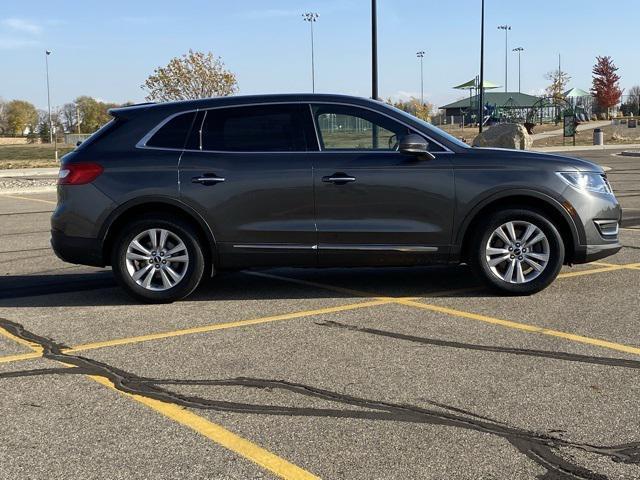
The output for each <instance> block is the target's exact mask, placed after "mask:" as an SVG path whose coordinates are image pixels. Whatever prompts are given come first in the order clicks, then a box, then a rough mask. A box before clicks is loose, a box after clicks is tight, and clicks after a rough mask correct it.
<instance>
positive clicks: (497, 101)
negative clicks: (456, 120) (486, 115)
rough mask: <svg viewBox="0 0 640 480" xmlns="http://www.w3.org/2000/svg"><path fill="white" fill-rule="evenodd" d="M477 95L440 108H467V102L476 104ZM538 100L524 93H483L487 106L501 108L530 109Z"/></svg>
mask: <svg viewBox="0 0 640 480" xmlns="http://www.w3.org/2000/svg"><path fill="white" fill-rule="evenodd" d="M478 97H479V95H474V96H472V97H469V98H470V99H471V100H469V98H463V99H462V100H458V101H457V102H453V103H450V104H449V105H444V106H442V107H440V109H442V110H446V109H455V108H469V102H471V105H474V106H475V105H477V104H478V101H479V100H478ZM538 100H540V98H539V97H534V96H533V95H527V94H526V93H518V92H485V93H484V102H485V104H489V105H496V106H498V107H502V106H504V105H508V106H511V107H524V108H527V107H532V106H533V105H534V104H535V103H536V102H537V101H538Z"/></svg>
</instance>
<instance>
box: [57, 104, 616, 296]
mask: <svg viewBox="0 0 640 480" xmlns="http://www.w3.org/2000/svg"><path fill="white" fill-rule="evenodd" d="M110 113H111V115H112V116H113V117H114V118H113V120H112V121H111V122H110V123H108V124H107V125H105V126H104V127H103V128H101V129H100V130H99V131H98V132H96V133H95V134H94V135H93V136H92V137H91V138H89V139H88V140H86V141H85V142H84V143H82V144H81V145H80V146H79V147H78V148H77V149H76V150H75V151H73V152H71V153H69V154H67V155H66V156H65V157H64V158H63V160H62V165H61V168H60V174H59V181H58V184H59V185H58V205H57V208H56V210H55V211H54V213H53V217H52V220H51V225H52V232H51V233H52V245H53V249H54V250H55V252H56V254H57V255H58V256H59V257H60V258H61V259H63V260H65V261H67V262H72V263H80V264H85V265H94V266H106V265H111V267H112V269H113V271H114V273H115V276H116V278H117V280H118V282H119V283H120V284H121V285H122V286H123V287H124V288H125V289H126V290H127V291H128V292H129V293H130V294H132V295H133V296H134V297H136V298H138V299H140V300H142V301H146V302H170V301H174V300H177V299H180V298H183V297H185V296H187V295H189V294H190V293H191V292H192V291H193V290H194V289H195V288H196V287H197V286H198V284H199V283H200V281H201V279H202V278H203V277H205V276H209V275H213V274H214V273H215V272H217V271H222V270H234V269H242V268H249V267H274V266H290V267H357V266H402V265H426V264H435V263H448V264H457V263H462V262H465V263H468V264H470V265H471V266H472V268H473V270H474V271H475V272H476V273H477V274H478V275H479V276H480V277H481V278H482V279H484V281H485V282H486V283H487V284H488V285H490V286H492V287H494V288H496V289H498V290H500V291H501V292H504V293H507V294H532V293H535V292H538V291H540V290H542V289H543V288H545V287H547V286H548V285H549V284H550V283H551V282H552V281H553V280H554V279H555V278H556V276H557V275H558V272H559V271H560V269H561V267H562V265H563V264H574V263H586V262H590V261H593V260H597V259H600V258H603V257H606V256H609V255H612V254H614V253H616V252H617V251H618V250H620V248H621V245H620V243H619V241H618V223H619V220H620V216H621V210H620V206H619V204H618V202H617V201H616V198H615V197H614V195H613V193H612V191H611V188H610V186H609V184H608V182H607V179H606V176H605V174H604V172H603V170H602V169H601V168H600V167H599V166H597V165H594V164H592V163H589V162H586V161H583V160H578V159H574V158H565V157H560V156H555V155H543V154H538V153H532V152H521V151H511V150H493V149H479V148H470V147H468V146H467V145H465V144H464V143H462V142H460V141H458V140H456V139H455V138H453V137H452V136H450V135H448V134H446V133H445V132H443V131H441V130H439V129H437V128H435V127H433V126H431V125H430V124H428V123H425V122H423V121H421V120H419V119H417V118H415V117H413V116H411V115H409V114H407V113H405V112H402V111H400V110H398V109H396V108H393V107H391V106H389V105H385V104H383V103H381V102H377V101H372V100H367V99H363V98H354V97H347V96H339V95H271V96H246V97H226V98H215V99H205V100H194V101H184V102H175V103H163V104H143V105H135V106H130V107H125V108H117V109H114V110H112V111H111V112H110Z"/></svg>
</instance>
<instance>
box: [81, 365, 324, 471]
mask: <svg viewBox="0 0 640 480" xmlns="http://www.w3.org/2000/svg"><path fill="white" fill-rule="evenodd" d="M89 378H91V379H92V380H94V381H95V382H98V383H99V384H100V385H104V386H105V387H108V388H111V389H113V390H116V391H117V392H118V393H120V394H122V395H125V396H127V397H129V398H132V399H133V400H135V401H136V402H140V403H142V404H143V405H146V406H147V407H149V408H151V409H153V410H155V411H156V412H158V413H161V414H162V415H164V416H165V417H167V418H170V419H171V420H173V421H174V422H177V423H179V424H181V425H184V426H186V427H189V428H190V429H192V430H194V431H195V432H197V433H199V434H200V435H203V436H205V437H207V438H208V439H209V440H213V441H214V442H215V443H217V444H219V445H221V446H223V447H224V448H226V449H228V450H231V451H232V452H235V453H237V454H239V455H241V456H243V457H244V458H246V459H248V460H251V461H252V462H254V463H256V464H257V465H259V466H261V467H262V468H264V469H266V470H269V471H270V472H272V473H274V474H276V475H277V476H279V477H281V478H285V479H291V480H293V479H300V480H311V479H318V478H319V477H317V476H315V475H313V474H312V473H309V472H307V471H306V470H303V469H302V468H300V467H298V466H297V465H294V464H293V463H290V462H288V461H287V460H285V459H283V458H281V457H278V456H277V455H275V454H273V453H271V452H269V451H268V450H265V449H264V448H262V447H260V446H258V445H256V444H255V443H253V442H250V441H249V440H246V439H244V438H242V437H240V436H238V435H236V434H235V433H233V432H231V431H229V430H227V429H226V428H224V427H222V426H220V425H217V424H215V423H213V422H210V421H209V420H207V419H206V418H203V417H201V416H199V415H196V414H195V413H193V412H191V411H189V410H187V409H185V408H183V407H180V406H178V405H174V404H172V403H165V402H161V401H160V400H155V399H153V398H147V397H143V396H141V395H132V394H130V393H125V392H121V391H119V390H117V389H116V387H115V386H114V385H113V383H112V382H111V381H109V380H107V379H106V378H104V377H99V376H95V375H90V376H89Z"/></svg>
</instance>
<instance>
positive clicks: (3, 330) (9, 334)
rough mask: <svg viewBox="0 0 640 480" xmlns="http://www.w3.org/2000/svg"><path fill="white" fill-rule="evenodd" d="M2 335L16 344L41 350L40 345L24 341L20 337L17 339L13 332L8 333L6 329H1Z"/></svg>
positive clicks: (0, 333)
mask: <svg viewBox="0 0 640 480" xmlns="http://www.w3.org/2000/svg"><path fill="white" fill-rule="evenodd" d="M0 335H2V336H3V337H5V338H8V339H9V340H12V341H14V342H16V343H19V344H20V345H22V346H24V347H28V348H30V349H32V350H38V349H41V347H40V345H38V344H37V343H33V342H29V341H27V340H24V339H22V338H20V337H16V336H15V335H14V334H12V333H11V332H8V331H6V330H5V329H4V328H0Z"/></svg>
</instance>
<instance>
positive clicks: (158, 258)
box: [111, 217, 205, 303]
mask: <svg viewBox="0 0 640 480" xmlns="http://www.w3.org/2000/svg"><path fill="white" fill-rule="evenodd" d="M112 255H113V258H112V262H111V265H112V266H113V272H114V275H115V277H116V279H117V280H118V283H120V285H121V286H122V287H123V288H124V289H125V290H126V291H127V292H128V293H129V294H130V295H132V296H133V297H135V298H136V299H138V300H142V301H144V302H148V303H168V302H173V301H175V300H179V299H181V298H184V297H186V296H187V295H189V294H190V293H191V292H193V290H195V288H196V287H197V286H198V284H199V283H200V280H201V279H202V275H203V272H204V264H205V261H204V256H203V253H202V247H201V245H200V242H199V240H198V236H197V234H196V233H195V232H194V231H193V229H192V228H191V227H190V226H189V225H188V224H185V223H182V222H180V221H176V220H172V219H168V218H164V217H152V218H147V219H140V220H136V221H133V222H132V223H130V224H128V225H126V226H125V227H124V228H123V229H122V232H121V233H120V235H119V237H118V238H117V240H116V242H115V244H114V249H113V253H112Z"/></svg>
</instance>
